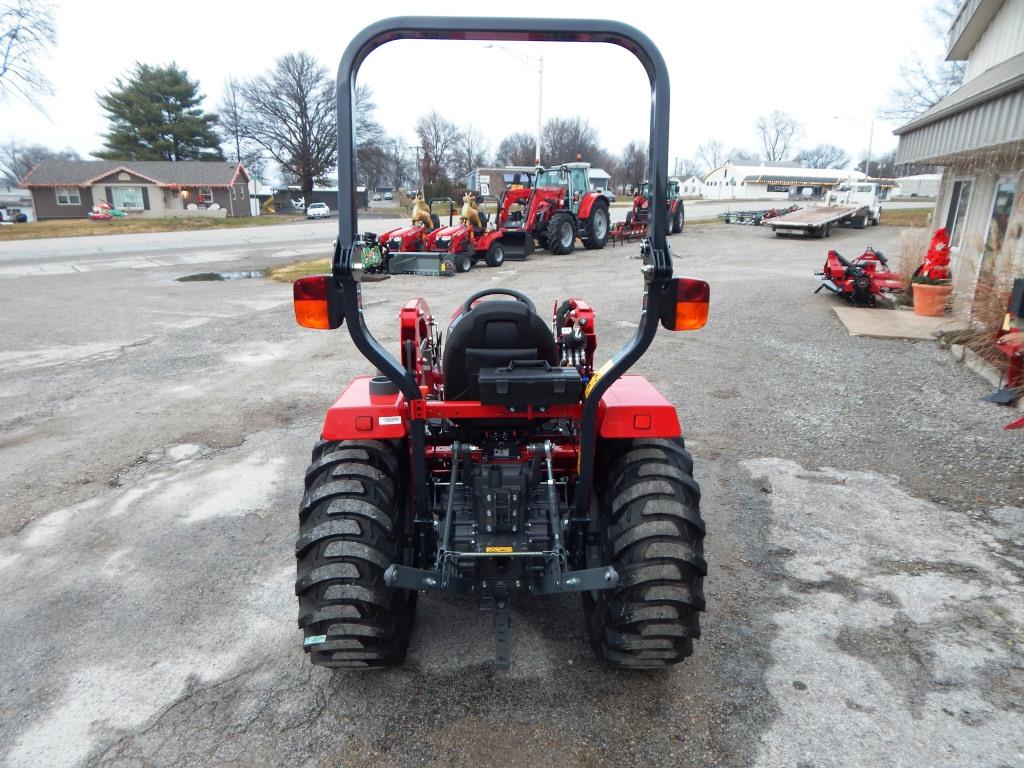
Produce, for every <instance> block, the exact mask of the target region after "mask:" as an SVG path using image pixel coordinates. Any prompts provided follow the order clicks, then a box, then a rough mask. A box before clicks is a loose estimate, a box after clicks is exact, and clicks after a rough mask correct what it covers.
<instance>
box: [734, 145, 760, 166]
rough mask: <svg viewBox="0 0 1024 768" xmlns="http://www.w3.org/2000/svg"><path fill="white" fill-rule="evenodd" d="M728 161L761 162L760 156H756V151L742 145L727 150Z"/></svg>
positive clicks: (737, 162)
mask: <svg viewBox="0 0 1024 768" xmlns="http://www.w3.org/2000/svg"><path fill="white" fill-rule="evenodd" d="M729 162H730V163H736V164H737V165H743V164H747V165H750V164H752V163H759V162H761V158H760V157H758V155H757V152H754V151H752V150H749V149H743V148H742V147H733V148H732V149H730V150H729Z"/></svg>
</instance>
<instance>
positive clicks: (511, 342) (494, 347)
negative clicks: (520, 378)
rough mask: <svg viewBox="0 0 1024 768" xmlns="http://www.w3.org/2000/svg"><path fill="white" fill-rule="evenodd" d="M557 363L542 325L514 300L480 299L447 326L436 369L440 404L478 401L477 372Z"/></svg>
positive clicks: (550, 338)
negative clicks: (440, 386) (439, 373)
mask: <svg viewBox="0 0 1024 768" xmlns="http://www.w3.org/2000/svg"><path fill="white" fill-rule="evenodd" d="M514 360H515V361H520V360H545V361H547V362H548V363H549V364H551V365H558V347H557V346H556V345H555V337H554V336H553V335H552V333H551V329H550V328H548V325H547V323H545V322H544V320H542V319H541V317H540V316H539V315H538V314H537V313H536V312H532V311H530V308H529V307H527V306H526V305H525V304H523V303H522V302H519V301H500V300H491V301H481V302H479V303H478V304H475V305H474V306H473V307H471V308H470V309H469V311H468V312H463V313H461V314H460V315H459V316H458V317H456V318H455V320H453V321H452V324H451V325H450V326H449V327H448V340H447V342H446V343H445V347H444V356H443V358H442V361H441V367H442V370H443V371H444V391H445V399H446V400H479V399H480V390H479V374H480V369H481V368H499V367H503V366H507V365H509V363H511V362H512V361H514Z"/></svg>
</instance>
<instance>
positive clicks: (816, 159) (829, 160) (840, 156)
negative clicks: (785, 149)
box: [793, 144, 850, 168]
mask: <svg viewBox="0 0 1024 768" xmlns="http://www.w3.org/2000/svg"><path fill="white" fill-rule="evenodd" d="M793 159H794V160H796V161H797V162H798V163H800V165H802V166H804V167H805V168H845V167H846V165H847V164H848V163H849V162H850V156H849V155H848V154H846V152H845V151H844V150H843V149H841V148H840V147H837V146H836V145H835V144H818V145H817V146H816V147H811V148H810V149H804V150H801V151H800V152H798V153H797V154H796V156H795V157H794V158H793Z"/></svg>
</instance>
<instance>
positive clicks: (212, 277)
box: [176, 269, 267, 283]
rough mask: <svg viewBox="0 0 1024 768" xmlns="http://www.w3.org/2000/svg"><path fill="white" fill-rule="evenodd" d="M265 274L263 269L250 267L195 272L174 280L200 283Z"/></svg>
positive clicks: (259, 276)
mask: <svg viewBox="0 0 1024 768" xmlns="http://www.w3.org/2000/svg"><path fill="white" fill-rule="evenodd" d="M266 276H267V272H266V270H264V269H252V270H247V271H244V272H197V273H196V274H194V275H185V276H184V277H179V278H176V282H179V283H202V282H214V281H217V280H254V279H257V278H261V277H266Z"/></svg>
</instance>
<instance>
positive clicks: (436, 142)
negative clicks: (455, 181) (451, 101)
mask: <svg viewBox="0 0 1024 768" xmlns="http://www.w3.org/2000/svg"><path fill="white" fill-rule="evenodd" d="M416 135H417V136H418V137H419V140H420V148H421V153H422V154H421V157H420V173H421V175H422V176H423V185H424V186H426V185H427V184H435V183H437V182H438V181H440V180H441V179H451V176H452V173H453V166H454V164H455V148H456V146H457V144H458V141H459V135H460V131H459V127H458V126H457V125H455V123H453V122H452V121H451V120H449V119H447V118H446V117H444V115H442V114H441V113H440V112H438V111H437V110H436V109H433V110H431V111H430V112H429V113H427V114H425V115H421V116H420V118H419V120H417V121H416Z"/></svg>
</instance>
